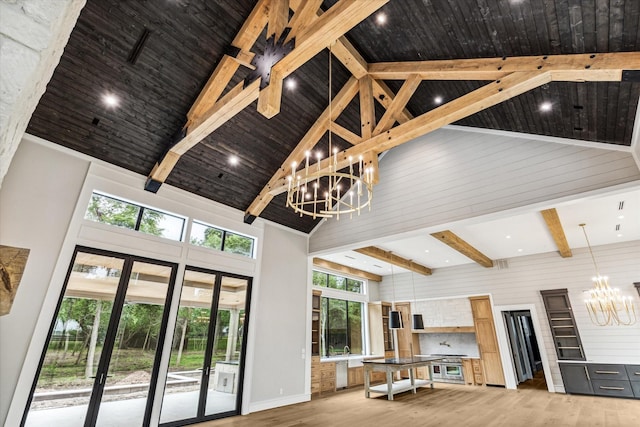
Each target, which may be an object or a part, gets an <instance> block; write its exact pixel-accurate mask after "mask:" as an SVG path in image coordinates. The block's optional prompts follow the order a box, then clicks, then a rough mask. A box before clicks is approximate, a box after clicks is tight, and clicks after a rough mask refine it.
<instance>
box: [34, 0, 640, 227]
mask: <svg viewBox="0 0 640 427" xmlns="http://www.w3.org/2000/svg"><path fill="white" fill-rule="evenodd" d="M334 2H335V1H325V3H324V8H325V9H326V8H328V7H330V6H331V5H332V4H333V3H334ZM254 3H255V1H253V0H233V1H231V0H229V1H217V2H210V1H204V0H201V1H199V0H190V1H187V0H175V1H166V0H147V1H139V0H88V1H87V4H86V6H85V7H84V9H83V11H82V13H81V15H80V18H79V20H78V23H77V25H76V27H75V29H74V31H73V33H72V34H71V38H70V40H69V43H68V45H67V47H66V49H65V52H64V54H63V56H62V59H61V61H60V64H59V66H58V68H57V69H56V71H55V73H54V76H53V78H52V80H51V82H50V83H49V85H48V87H47V91H46V93H45V94H44V96H43V97H42V99H41V101H40V103H39V105H38V107H37V109H36V111H35V113H34V115H33V117H32V119H31V122H30V123H29V127H28V130H27V131H28V132H29V133H31V134H34V135H37V136H39V137H42V138H44V139H47V140H50V141H52V142H54V143H57V144H61V145H64V146H66V147H69V148H71V149H74V150H77V151H80V152H83V153H85V154H88V155H91V156H94V157H97V158H99V159H102V160H104V161H107V162H109V163H112V164H115V165H118V166H121V167H124V168H126V169H129V170H132V171H134V172H137V173H140V174H142V175H145V176H146V175H148V174H149V172H150V171H151V169H152V168H153V165H154V164H155V163H156V162H157V161H158V160H159V159H160V158H161V156H162V154H163V153H164V152H165V151H166V150H167V148H168V147H169V146H170V144H171V142H172V141H173V140H174V135H176V134H177V133H178V132H179V131H180V130H181V128H182V127H183V125H184V124H185V120H186V114H187V112H188V111H189V108H190V106H191V105H192V103H193V102H194V101H195V99H196V97H197V96H198V94H199V92H200V89H201V88H202V87H203V86H204V84H205V83H206V82H207V80H208V78H209V76H210V74H211V72H212V71H213V69H214V68H215V66H216V64H217V62H218V61H219V60H220V59H221V58H222V55H223V53H224V52H225V49H227V47H228V46H229V45H230V43H231V41H232V39H233V38H234V36H235V35H236V33H237V32H238V30H239V28H240V27H241V25H242V23H243V22H244V20H245V19H246V18H247V16H248V15H249V13H250V11H251V10H252V8H253V6H254ZM382 11H383V12H384V13H385V14H386V16H387V22H386V23H385V24H384V25H379V24H377V23H376V18H375V16H372V17H370V18H368V19H366V20H365V21H363V22H362V23H361V24H359V25H358V26H356V27H355V28H354V29H353V30H351V31H350V32H349V33H348V34H347V38H348V39H349V40H350V41H351V42H352V43H353V44H354V46H355V47H356V48H357V49H358V51H359V52H360V53H361V54H362V55H363V57H364V58H365V59H366V60H367V61H368V62H370V63H371V62H387V61H418V60H430V59H463V58H484V57H511V56H530V55H552V54H570V53H591V52H623V51H638V50H640V32H639V30H640V23H639V22H640V2H638V1H637V0H624V1H623V0H619V1H616V2H604V3H603V2H600V1H597V0H569V1H568V0H555V1H554V0H526V1H525V0H422V1H421V0H391V1H390V2H389V3H388V4H387V5H386V6H384V7H383V8H382ZM145 29H146V30H148V34H147V38H146V41H145V42H144V44H143V46H142V48H141V49H140V51H139V55H138V56H137V57H136V58H135V59H132V58H131V56H132V52H133V51H134V50H135V49H134V48H135V46H136V43H137V42H138V41H139V40H140V38H141V36H143V34H145ZM263 45H264V37H261V38H260V39H259V40H258V43H257V46H256V48H257V49H260V48H261V46H263ZM327 64H328V54H327V52H326V51H324V52H322V53H320V54H319V55H317V56H316V57H315V58H313V59H312V60H310V61H309V62H307V63H306V64H305V65H303V66H302V67H301V68H300V69H298V70H297V71H295V72H294V73H293V74H292V75H291V76H290V77H289V78H291V79H294V80H295V81H296V83H297V86H296V88H295V89H285V90H284V92H283V100H282V108H281V111H280V113H279V114H278V115H276V116H275V117H274V118H272V119H266V118H265V117H264V116H262V115H260V114H259V113H258V112H257V111H256V103H255V102H254V103H253V104H252V105H251V106H249V107H248V108H246V109H245V110H244V111H242V112H241V113H240V114H238V115H237V116H235V117H234V118H232V119H231V120H230V121H229V122H228V123H226V124H225V125H223V126H222V127H221V128H220V129H218V130H217V131H215V132H214V133H213V134H211V135H210V136H209V137H207V138H206V139H205V140H204V141H203V142H202V143H200V144H198V145H197V146H196V147H194V148H193V149H191V150H190V151H189V152H187V154H185V155H184V156H182V158H181V159H180V161H179V162H178V164H177V166H176V168H175V169H174V170H173V172H172V173H171V174H170V175H169V178H168V179H167V181H166V182H167V183H168V184H170V185H173V186H176V187H179V188H182V189H184V190H186V191H189V192H192V193H195V194H198V195H200V196H203V197H206V198H209V199H211V200H215V201H217V202H220V203H223V204H226V205H229V206H231V207H234V208H237V209H240V210H242V211H244V210H246V209H247V207H248V206H249V205H250V204H251V202H252V201H253V199H254V198H255V197H256V196H257V194H258V193H259V192H260V190H261V189H262V188H263V186H264V185H265V184H266V183H267V182H268V181H269V179H270V178H271V176H272V175H273V173H274V172H275V171H276V170H277V169H278V168H279V167H280V165H281V164H282V163H283V161H284V160H285V159H286V157H287V155H288V154H289V153H290V152H291V150H292V149H293V148H294V147H295V146H296V145H297V143H298V141H299V140H300V138H301V137H302V136H303V135H304V134H305V132H306V131H307V130H308V129H309V127H310V126H311V125H312V124H313V123H314V122H315V120H316V118H317V117H318V115H319V114H320V113H321V112H322V111H323V110H324V108H325V107H326V106H327V90H328V89H327V80H328V78H327V77H328V74H327V73H328V71H327ZM247 72H248V71H247ZM348 77H349V73H348V71H347V70H346V69H345V68H344V67H342V66H341V65H340V64H339V63H338V61H333V86H334V87H333V93H334V94H335V93H336V92H337V91H338V90H339V88H340V87H341V86H342V85H343V84H344V82H346V80H347V79H348ZM241 78H242V75H239V76H237V77H236V78H235V79H234V81H233V82H232V84H233V83H236V82H238V81H240V79H241ZM387 83H388V84H389V86H390V87H391V88H392V89H393V90H394V92H397V90H398V89H399V87H400V83H401V82H393V81H390V82H387ZM483 84H484V82H465V81H424V82H422V83H421V84H420V87H419V88H418V90H417V91H416V93H415V95H414V96H413V98H412V99H411V101H410V102H409V104H408V109H409V110H410V111H411V112H412V113H413V114H420V113H423V112H426V111H429V110H431V109H433V108H435V107H437V104H436V103H435V102H434V98H435V97H436V96H441V97H442V98H443V99H444V101H445V102H446V101H447V100H451V99H454V98H456V97H458V96H460V95H463V94H465V93H467V92H469V91H470V90H473V89H476V88H478V87H480V86H482V85H483ZM230 87H231V85H230ZM107 92H111V93H114V94H115V95H117V96H118V97H119V98H120V105H119V106H118V107H117V108H107V107H104V104H103V103H102V101H101V98H102V96H103V95H104V94H105V93H107ZM639 96H640V84H639V83H630V82H620V83H607V82H599V83H560V82H555V83H550V84H548V85H545V86H542V87H540V88H538V89H536V90H533V91H531V92H529V93H525V94H523V95H521V96H518V97H516V98H513V99H511V100H509V101H506V102H504V103H502V104H499V105H497V106H495V107H492V108H489V109H487V110H485V111H482V112H480V113H477V114H475V115H473V116H470V117H468V118H466V119H464V120H461V121H460V122H458V123H456V124H459V125H465V126H474V127H482V128H490V129H501V130H509V131H516V132H525V133H531V134H539V135H551V136H558V137H565V138H575V139H582V140H587V141H597V142H605V143H610V144H619V145H626V146H629V145H630V144H631V131H632V128H633V121H634V118H635V111H636V108H637V103H638V97H639ZM543 101H548V102H551V103H552V105H553V108H552V110H551V111H550V112H541V111H540V109H539V106H540V104H541V102H543ZM381 114H382V111H378V116H380V115H381ZM337 122H338V123H340V124H341V125H342V126H344V127H345V128H347V129H350V130H351V131H353V132H357V131H358V130H359V127H360V126H359V106H358V99H357V97H356V99H355V100H354V101H353V102H352V104H351V105H350V106H349V107H348V108H347V110H345V112H344V113H343V115H342V116H341V117H340V118H339V119H338V120H337ZM334 141H336V142H337V143H338V144H339V145H340V146H342V147H346V146H347V143H346V142H344V141H341V140H340V139H339V138H338V137H334ZM230 155H236V156H237V157H238V158H239V159H240V163H239V164H238V165H237V166H231V165H230V164H229V163H228V157H229V156H230ZM261 216H262V217H264V218H266V219H269V220H272V221H275V222H278V223H280V224H283V225H286V226H289V227H292V228H294V229H297V230H301V231H304V232H309V231H310V230H311V229H312V228H313V227H314V226H315V224H317V221H313V220H311V219H310V218H304V217H303V218H301V217H299V216H297V215H295V214H294V213H293V212H292V211H291V210H289V209H287V208H285V202H284V197H283V196H282V195H281V196H278V197H276V198H275V199H274V200H273V201H272V202H271V203H270V204H269V206H268V207H267V208H266V209H265V211H264V212H263V213H262V215H261Z"/></svg>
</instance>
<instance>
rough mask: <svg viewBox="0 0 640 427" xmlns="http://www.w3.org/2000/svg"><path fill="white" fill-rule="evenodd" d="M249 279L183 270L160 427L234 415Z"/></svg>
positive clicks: (240, 376)
mask: <svg viewBox="0 0 640 427" xmlns="http://www.w3.org/2000/svg"><path fill="white" fill-rule="evenodd" d="M251 282H252V280H251V278H250V277H245V276H238V275H233V274H229V273H222V272H219V271H212V270H205V269H201V268H195V267H189V266H187V267H186V270H185V274H184V280H183V284H182V291H181V294H180V304H179V308H178V317H177V321H176V327H175V330H174V333H173V342H172V346H171V356H170V362H169V370H168V373H167V379H166V381H165V389H164V396H163V399H162V409H161V411H160V425H161V426H163V427H164V426H167V427H168V426H178V425H184V424H186V423H188V424H192V423H195V422H200V421H207V420H212V419H216V418H221V417H226V416H230V415H239V414H240V408H241V404H242V401H241V399H242V384H243V372H244V359H245V348H246V334H245V331H246V330H247V320H248V318H249V317H248V316H249V311H248V308H249V298H250V295H251Z"/></svg>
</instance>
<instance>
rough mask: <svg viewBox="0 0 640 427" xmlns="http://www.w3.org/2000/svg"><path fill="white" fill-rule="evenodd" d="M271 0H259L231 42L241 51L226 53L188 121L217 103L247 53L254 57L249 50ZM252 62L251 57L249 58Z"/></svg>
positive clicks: (260, 30) (188, 114)
mask: <svg viewBox="0 0 640 427" xmlns="http://www.w3.org/2000/svg"><path fill="white" fill-rule="evenodd" d="M269 3H270V0H259V1H258V3H257V4H256V5H255V7H254V8H253V10H252V11H251V14H250V15H249V17H248V18H247V20H246V21H245V22H244V24H243V25H242V28H240V31H238V34H237V35H236V37H235V38H234V39H233V41H232V42H231V46H233V47H235V48H237V49H238V50H239V52H237V54H236V55H235V58H234V56H230V55H228V54H225V55H224V56H223V57H222V59H221V60H220V62H219V63H218V65H217V66H216V68H215V70H214V71H213V73H212V74H211V77H210V78H209V81H207V84H206V85H205V87H204V88H203V89H202V91H201V92H200V95H198V98H197V99H196V101H195V102H194V103H193V105H192V106H191V109H190V110H189V112H188V113H187V122H188V123H190V122H193V121H194V120H196V119H198V118H199V117H201V116H202V114H204V112H205V111H207V110H209V109H210V108H211V107H212V106H213V104H215V103H216V101H217V100H218V98H219V97H220V95H221V94H222V92H223V91H224V90H225V88H226V87H227V85H228V84H229V82H230V81H231V78H232V77H233V75H234V74H235V72H236V71H237V70H238V67H239V66H240V64H241V63H243V62H245V61H246V60H247V55H250V56H251V57H253V54H252V53H250V52H249V50H250V49H251V48H252V47H253V45H254V43H255V42H256V40H257V39H258V37H259V36H260V33H262V30H263V28H264V27H265V26H266V25H267V20H268V19H269ZM236 58H237V59H236ZM249 62H251V59H249Z"/></svg>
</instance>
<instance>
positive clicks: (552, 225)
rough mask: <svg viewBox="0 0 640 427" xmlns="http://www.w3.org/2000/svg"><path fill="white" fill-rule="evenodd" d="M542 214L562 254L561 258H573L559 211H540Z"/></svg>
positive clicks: (553, 209)
mask: <svg viewBox="0 0 640 427" xmlns="http://www.w3.org/2000/svg"><path fill="white" fill-rule="evenodd" d="M540 213H541V214H542V218H544V222H546V223H547V228H548V229H549V232H550V233H551V237H553V241H554V242H556V247H557V248H558V251H559V252H560V256H562V257H563V258H570V257H571V256H572V253H571V248H570V247H569V243H568V242H567V237H566V236H565V234H564V229H563V228H562V223H561V222H560V217H559V216H558V211H557V210H556V209H555V208H552V209H545V210H543V211H540Z"/></svg>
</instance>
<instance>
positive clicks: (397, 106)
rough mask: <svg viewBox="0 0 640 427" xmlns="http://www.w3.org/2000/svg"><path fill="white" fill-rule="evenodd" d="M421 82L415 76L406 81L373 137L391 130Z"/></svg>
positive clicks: (374, 131)
mask: <svg viewBox="0 0 640 427" xmlns="http://www.w3.org/2000/svg"><path fill="white" fill-rule="evenodd" d="M421 81H422V80H421V79H420V77H418V76H417V75H415V74H414V75H412V76H409V78H408V79H407V80H405V82H404V84H403V85H402V87H401V88H400V90H399V91H398V93H397V94H396V96H395V98H394V99H393V101H392V102H391V105H389V107H388V108H387V111H385V113H384V115H383V116H382V118H381V119H380V122H379V123H378V124H377V126H376V128H375V129H374V130H373V135H379V134H381V133H382V132H385V131H387V130H389V129H391V127H392V126H393V124H394V123H395V122H396V117H397V116H398V114H399V113H400V112H401V111H402V110H404V107H405V106H406V105H407V102H409V99H411V97H412V96H413V93H414V92H415V91H416V89H418V86H419V85H420V82H421ZM363 137H364V135H363Z"/></svg>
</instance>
